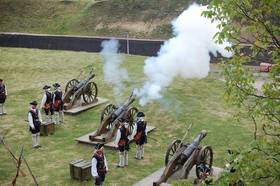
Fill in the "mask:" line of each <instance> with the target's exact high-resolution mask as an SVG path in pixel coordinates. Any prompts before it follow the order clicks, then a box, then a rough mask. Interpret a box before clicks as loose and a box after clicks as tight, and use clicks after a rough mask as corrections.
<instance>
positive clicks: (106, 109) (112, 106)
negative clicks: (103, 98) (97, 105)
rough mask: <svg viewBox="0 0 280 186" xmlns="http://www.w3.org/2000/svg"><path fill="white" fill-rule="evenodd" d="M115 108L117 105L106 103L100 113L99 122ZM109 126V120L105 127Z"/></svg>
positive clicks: (108, 127) (110, 125)
mask: <svg viewBox="0 0 280 186" xmlns="http://www.w3.org/2000/svg"><path fill="white" fill-rule="evenodd" d="M116 109H117V107H116V106H115V105H113V104H110V105H107V106H106V107H105V109H104V110H103V111H102V113H101V118H100V120H101V123H102V122H103V120H104V119H105V118H106V117H107V116H108V115H110V114H111V113H112V112H114V111H115V110H116ZM111 127H112V123H111V122H110V123H109V124H108V126H107V129H111Z"/></svg>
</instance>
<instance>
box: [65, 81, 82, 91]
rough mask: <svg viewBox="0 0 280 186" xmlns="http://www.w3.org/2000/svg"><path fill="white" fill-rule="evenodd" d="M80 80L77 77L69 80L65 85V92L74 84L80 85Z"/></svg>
mask: <svg viewBox="0 0 280 186" xmlns="http://www.w3.org/2000/svg"><path fill="white" fill-rule="evenodd" d="M78 84H79V81H78V80H77V79H72V80H70V81H68V83H67V84H66V86H65V92H67V91H68V90H71V89H72V88H73V87H74V86H76V85H78Z"/></svg>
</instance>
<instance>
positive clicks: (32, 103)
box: [29, 101, 38, 105]
mask: <svg viewBox="0 0 280 186" xmlns="http://www.w3.org/2000/svg"><path fill="white" fill-rule="evenodd" d="M29 104H30V105H38V103H37V101H32V102H30V103H29Z"/></svg>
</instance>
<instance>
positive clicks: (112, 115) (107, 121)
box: [89, 93, 138, 143]
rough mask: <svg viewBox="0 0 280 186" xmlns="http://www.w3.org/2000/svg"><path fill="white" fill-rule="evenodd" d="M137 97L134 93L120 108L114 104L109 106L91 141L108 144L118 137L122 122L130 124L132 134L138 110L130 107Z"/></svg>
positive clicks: (102, 115)
mask: <svg viewBox="0 0 280 186" xmlns="http://www.w3.org/2000/svg"><path fill="white" fill-rule="evenodd" d="M134 100H135V95H134V94H133V93H132V94H131V95H130V97H129V99H128V100H126V102H125V103H124V104H122V105H121V106H119V107H116V106H115V105H113V104H110V105H107V106H106V107H105V109H104V110H103V111H102V113H101V123H100V126H99V128H98V129H97V131H96V132H95V133H94V134H92V135H90V136H89V139H90V140H91V141H99V142H103V143H108V142H110V141H113V140H114V139H115V137H116V133H117V130H118V128H119V126H120V124H121V122H123V121H125V122H127V123H128V124H129V130H130V133H131V132H132V131H133V128H134V123H135V119H136V115H137V113H138V109H137V108H135V107H130V105H131V104H132V103H133V102H134Z"/></svg>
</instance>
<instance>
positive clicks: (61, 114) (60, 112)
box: [59, 111, 64, 123]
mask: <svg viewBox="0 0 280 186" xmlns="http://www.w3.org/2000/svg"><path fill="white" fill-rule="evenodd" d="M59 122H60V123H64V112H63V111H59Z"/></svg>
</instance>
